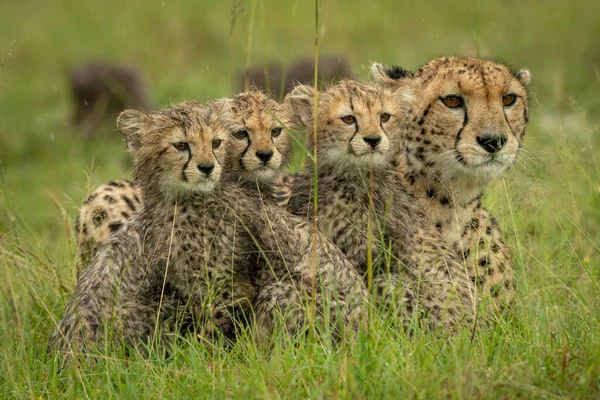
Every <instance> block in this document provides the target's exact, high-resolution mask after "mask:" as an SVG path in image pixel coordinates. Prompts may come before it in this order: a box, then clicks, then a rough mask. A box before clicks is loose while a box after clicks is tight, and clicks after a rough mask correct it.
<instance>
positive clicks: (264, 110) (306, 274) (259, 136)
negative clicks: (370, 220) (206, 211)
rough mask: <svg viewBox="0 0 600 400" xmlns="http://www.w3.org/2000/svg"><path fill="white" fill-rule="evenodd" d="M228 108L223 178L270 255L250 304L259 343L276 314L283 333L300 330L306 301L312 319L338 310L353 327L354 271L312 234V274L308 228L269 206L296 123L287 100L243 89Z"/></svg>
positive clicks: (363, 300)
mask: <svg viewBox="0 0 600 400" xmlns="http://www.w3.org/2000/svg"><path fill="white" fill-rule="evenodd" d="M230 104H231V114H230V120H229V123H230V125H231V132H232V134H231V136H232V137H231V139H230V140H229V141H228V143H227V146H228V152H229V157H228V161H227V163H226V167H225V168H226V170H227V171H228V173H227V174H226V177H225V179H226V180H228V181H230V182H233V183H235V184H236V185H237V187H239V188H241V189H242V190H243V194H240V195H239V196H240V198H245V199H247V200H248V202H249V203H252V204H251V205H249V206H248V207H251V208H254V209H256V211H257V213H258V214H257V215H258V217H257V218H256V220H257V221H259V222H258V223H257V226H258V229H259V231H260V233H259V234H257V235H258V236H260V238H261V240H262V244H263V245H265V246H266V247H267V248H271V249H274V250H275V251H264V249H263V251H262V252H261V257H262V259H263V263H262V264H263V265H264V266H265V267H264V268H262V269H261V270H260V271H259V276H260V278H259V279H258V280H259V282H260V284H259V286H260V289H259V293H258V296H257V301H256V303H255V313H256V315H257V328H258V329H257V331H258V332H257V333H258V335H259V339H260V340H264V339H265V338H266V337H268V336H269V335H270V333H271V330H272V327H273V324H274V321H275V320H276V319H278V315H277V314H281V315H283V317H284V318H283V320H284V324H285V326H284V327H285V328H286V329H287V330H288V331H289V332H294V331H295V330H297V329H298V327H302V326H304V325H305V317H306V313H307V310H306V309H305V307H304V304H306V301H307V299H308V298H311V299H313V296H314V301H315V302H316V306H317V309H316V312H317V313H318V315H320V316H324V315H325V314H328V315H330V316H331V317H332V320H334V319H335V318H333V317H335V316H336V315H337V314H339V312H340V311H342V314H343V315H342V317H343V321H344V322H345V323H346V324H352V325H353V327H354V328H356V327H357V326H356V323H357V321H358V319H359V317H360V316H361V315H363V314H364V310H365V307H364V306H365V305H366V304H367V292H366V287H365V285H364V284H363V282H362V279H361V277H360V275H358V274H357V273H356V268H355V267H354V265H353V264H352V263H351V262H350V260H349V259H348V258H347V257H346V256H345V255H344V254H343V253H342V252H341V251H340V249H338V248H337V247H336V246H335V245H334V244H333V243H332V242H331V241H330V240H328V239H327V238H326V237H324V236H323V235H321V234H320V233H317V237H316V240H317V241H316V245H317V255H318V266H317V267H318V268H317V270H316V271H313V263H314V258H313V240H314V237H313V231H312V226H311V224H310V223H307V221H306V220H305V219H302V218H299V217H297V216H293V215H291V214H290V213H288V212H287V211H285V210H284V209H283V208H281V207H279V206H278V205H277V204H276V203H275V202H274V201H273V197H272V193H271V189H272V181H273V179H274V178H276V177H279V176H282V175H283V173H282V171H281V168H282V167H285V166H287V165H288V163H289V161H290V159H291V154H292V138H291V136H290V134H289V131H290V130H295V128H296V124H295V123H294V120H293V116H294V114H293V109H292V107H291V104H290V100H289V98H286V99H285V101H284V102H283V104H279V103H277V102H275V101H274V100H272V99H271V98H269V97H268V96H266V95H265V94H264V93H262V92H259V91H250V92H246V93H242V94H239V95H237V96H235V97H234V98H233V99H232V100H230ZM259 264H261V263H260V262H259ZM313 273H316V276H313ZM315 279H316V286H314V280H315ZM313 290H316V292H315V293H313ZM281 299H288V300H287V301H285V302H282V301H281ZM327 307H329V308H328V309H327V310H326V308H327Z"/></svg>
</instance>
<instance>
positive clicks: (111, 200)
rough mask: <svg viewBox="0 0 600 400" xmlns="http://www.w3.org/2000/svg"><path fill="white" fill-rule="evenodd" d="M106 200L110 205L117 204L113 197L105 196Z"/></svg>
mask: <svg viewBox="0 0 600 400" xmlns="http://www.w3.org/2000/svg"><path fill="white" fill-rule="evenodd" d="M104 200H106V201H108V202H109V203H110V204H114V203H116V202H117V200H115V198H114V197H112V196H110V195H108V194H107V195H106V196H104Z"/></svg>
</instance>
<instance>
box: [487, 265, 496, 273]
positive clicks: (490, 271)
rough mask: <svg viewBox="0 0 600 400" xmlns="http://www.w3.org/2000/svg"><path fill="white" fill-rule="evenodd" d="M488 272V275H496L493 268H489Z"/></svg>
mask: <svg viewBox="0 0 600 400" xmlns="http://www.w3.org/2000/svg"><path fill="white" fill-rule="evenodd" d="M486 272H487V274H488V275H494V274H495V273H496V270H495V269H494V268H492V267H488V268H487V270H486Z"/></svg>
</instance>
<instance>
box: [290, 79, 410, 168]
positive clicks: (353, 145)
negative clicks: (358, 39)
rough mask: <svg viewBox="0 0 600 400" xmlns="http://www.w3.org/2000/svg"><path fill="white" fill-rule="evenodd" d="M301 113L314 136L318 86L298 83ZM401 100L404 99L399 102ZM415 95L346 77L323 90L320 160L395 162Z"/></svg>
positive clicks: (295, 101)
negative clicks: (411, 98)
mask: <svg viewBox="0 0 600 400" xmlns="http://www.w3.org/2000/svg"><path fill="white" fill-rule="evenodd" d="M289 98H290V101H291V103H292V105H293V108H294V110H295V113H296V115H297V118H299V120H300V121H301V124H302V125H304V126H305V127H306V131H307V134H308V137H309V144H310V146H312V144H313V141H314V135H313V133H312V131H313V130H314V127H313V124H314V121H313V118H312V115H313V112H314V110H313V108H314V98H315V92H314V89H313V88H312V87H310V86H305V85H302V86H298V87H296V88H295V89H294V90H293V91H292V92H291V93H290V95H289ZM398 99H401V101H398ZM409 100H410V94H409V92H408V91H407V90H406V89H405V88H400V89H395V90H389V89H386V88H382V87H379V86H377V85H373V84H365V83H358V82H355V81H350V80H345V81H342V82H340V83H339V84H337V85H335V86H333V87H331V88H329V89H328V90H327V91H325V92H323V93H322V94H321V95H320V97H319V100H318V111H317V112H318V114H317V126H316V128H317V132H318V134H317V137H316V140H317V147H318V159H319V163H321V164H324V165H331V166H333V167H336V168H346V167H355V168H359V169H367V168H375V169H382V168H386V167H389V163H390V162H391V160H392V157H393V154H394V153H395V149H396V148H397V147H398V145H399V139H400V137H399V136H398V126H399V124H401V123H402V122H403V120H404V118H405V115H406V109H407V107H408V104H409Z"/></svg>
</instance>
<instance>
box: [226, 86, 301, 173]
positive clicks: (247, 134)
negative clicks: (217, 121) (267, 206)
mask: <svg viewBox="0 0 600 400" xmlns="http://www.w3.org/2000/svg"><path fill="white" fill-rule="evenodd" d="M220 101H224V102H227V103H228V104H229V106H230V108H231V112H230V113H229V114H228V121H227V122H228V124H229V129H230V138H229V140H228V141H227V144H226V146H227V152H228V157H227V160H226V169H227V172H228V173H229V172H230V173H231V174H232V175H233V176H234V177H236V178H241V179H244V180H256V181H261V182H270V181H271V180H272V179H273V178H274V177H275V175H276V174H277V171H278V170H280V169H281V168H282V167H284V166H286V165H287V164H288V163H289V161H290V158H291V154H292V141H291V137H290V135H289V133H288V130H289V129H290V127H291V126H292V120H291V112H290V109H289V107H288V106H287V104H286V103H285V102H284V104H279V103H277V102H276V101H274V100H272V99H271V98H269V97H267V96H266V95H265V94H263V93H262V92H258V91H251V92H245V93H241V94H238V95H237V96H235V97H234V98H233V99H231V100H220Z"/></svg>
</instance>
